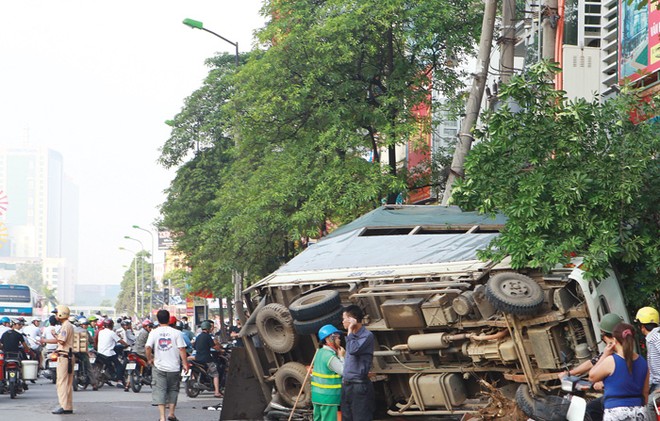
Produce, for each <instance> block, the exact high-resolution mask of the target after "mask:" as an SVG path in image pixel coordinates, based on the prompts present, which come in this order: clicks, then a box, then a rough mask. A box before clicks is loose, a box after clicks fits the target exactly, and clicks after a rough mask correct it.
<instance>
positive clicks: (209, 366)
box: [194, 320, 222, 398]
mask: <svg viewBox="0 0 660 421" xmlns="http://www.w3.org/2000/svg"><path fill="white" fill-rule="evenodd" d="M200 328H201V329H202V332H201V333H200V334H199V335H197V338H196V339H195V345H194V348H195V361H197V362H200V363H204V364H206V371H207V373H208V374H209V376H211V378H212V379H213V389H214V393H213V395H214V396H215V397H216V398H221V397H222V393H221V392H220V373H219V372H218V364H217V363H216V362H215V361H214V360H213V357H212V356H211V349H215V350H218V345H217V344H216V343H215V341H214V340H213V337H212V336H211V334H210V333H209V330H211V323H210V322H209V321H208V320H207V321H204V322H202V324H201V325H200Z"/></svg>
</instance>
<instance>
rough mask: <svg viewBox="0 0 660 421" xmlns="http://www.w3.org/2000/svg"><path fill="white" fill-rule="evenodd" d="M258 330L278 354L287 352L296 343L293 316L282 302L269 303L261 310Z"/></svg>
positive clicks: (266, 342) (258, 315)
mask: <svg viewBox="0 0 660 421" xmlns="http://www.w3.org/2000/svg"><path fill="white" fill-rule="evenodd" d="M257 330H258V331H259V336H260V337H261V340H263V342H264V345H266V347H267V348H269V349H271V350H272V351H273V352H277V353H278V354H285V353H287V352H289V351H291V349H292V348H293V347H294V346H295V345H296V339H297V338H298V337H297V335H296V332H295V330H294V329H293V318H292V317H291V313H289V310H287V308H286V307H284V306H283V305H282V304H276V303H272V304H268V305H266V306H264V308H262V309H261V310H259V313H257Z"/></svg>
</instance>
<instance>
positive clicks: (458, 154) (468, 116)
mask: <svg viewBox="0 0 660 421" xmlns="http://www.w3.org/2000/svg"><path fill="white" fill-rule="evenodd" d="M496 11H497V0H485V9H484V18H483V22H482V24H481V38H480V41H479V56H478V62H477V72H476V74H475V75H474V80H473V81H472V87H471V88H470V96H469V97H468V102H467V105H466V107H465V118H464V119H463V122H462V124H461V132H460V134H459V140H458V143H457V144H456V150H455V151H454V157H453V158H452V161H451V169H450V171H449V178H448V179H447V185H446V187H445V193H444V195H443V197H442V204H443V205H447V204H448V203H449V199H451V190H452V187H453V185H454V183H455V182H456V179H457V178H458V177H461V178H462V177H463V175H464V174H463V166H464V164H465V157H466V156H467V154H468V152H469V151H470V148H471V147H472V139H473V138H472V128H473V127H474V125H475V124H476V123H477V118H478V117H479V108H480V107H481V100H482V98H483V96H484V89H485V87H486V80H487V78H488V66H489V65H490V50H491V47H492V44H493V32H494V31H495V15H496Z"/></svg>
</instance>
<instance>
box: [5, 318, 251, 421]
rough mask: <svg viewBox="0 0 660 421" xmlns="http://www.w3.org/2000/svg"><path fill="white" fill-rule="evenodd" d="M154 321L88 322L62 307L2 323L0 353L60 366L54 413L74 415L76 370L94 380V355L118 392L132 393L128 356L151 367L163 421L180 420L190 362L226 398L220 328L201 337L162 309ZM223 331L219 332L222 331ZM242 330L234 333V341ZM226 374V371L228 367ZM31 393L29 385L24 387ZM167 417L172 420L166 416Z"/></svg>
mask: <svg viewBox="0 0 660 421" xmlns="http://www.w3.org/2000/svg"><path fill="white" fill-rule="evenodd" d="M155 319H156V320H154V321H152V320H151V319H149V318H146V319H144V320H142V321H139V320H136V319H132V318H129V317H120V318H117V319H116V320H113V319H112V318H109V317H107V316H105V315H101V314H92V315H89V316H88V317H85V316H84V315H83V314H80V315H78V316H75V315H72V314H70V310H69V308H68V307H67V306H57V308H56V309H55V310H53V312H52V313H51V315H50V317H49V318H48V319H47V320H45V321H42V320H41V319H40V318H32V319H31V320H29V321H28V320H26V319H25V318H23V317H17V318H12V319H10V318H9V317H2V318H0V349H1V350H2V351H3V352H4V353H5V355H12V354H15V357H16V358H18V359H19V360H25V359H33V360H34V359H37V360H38V361H39V368H40V369H41V370H44V369H45V368H46V365H45V363H46V361H47V360H48V359H50V360H51V361H57V368H56V382H57V395H58V401H59V407H58V408H57V409H55V410H54V411H53V413H54V414H61V415H64V414H72V413H73V395H72V392H73V387H72V385H73V375H74V373H73V370H72V367H73V366H74V364H75V363H78V364H79V365H84V366H85V368H86V369H87V370H86V372H87V373H89V374H90V376H91V377H93V373H94V371H93V370H92V368H91V362H90V359H89V355H93V356H95V358H97V359H103V360H105V364H107V366H108V368H109V369H110V380H109V381H108V382H107V383H108V384H109V385H111V386H115V385H113V384H112V383H111V381H112V382H115V383H116V386H117V387H121V388H123V389H124V390H125V391H128V390H129V387H130V380H129V376H127V375H126V373H125V364H126V360H125V359H124V358H122V357H123V356H125V354H126V353H128V352H129V351H130V352H133V353H135V354H137V356H138V357H140V358H143V359H145V360H146V361H147V362H148V363H149V364H150V365H151V366H152V383H151V385H152V403H153V405H155V406H158V408H159V412H160V419H161V421H165V420H166V419H167V420H168V421H176V419H177V418H176V415H175V410H176V401H177V395H178V392H179V388H180V375H181V368H184V369H185V370H188V367H189V360H197V361H198V362H200V363H202V364H205V365H206V370H207V372H208V374H209V376H211V377H212V378H213V383H214V396H215V397H222V396H223V395H222V390H221V385H220V377H221V373H220V368H219V367H218V364H216V359H215V358H214V355H218V354H221V353H223V352H224V349H223V347H222V346H221V343H220V340H219V339H220V338H219V335H217V334H216V326H215V323H214V322H213V321H212V320H206V321H203V322H202V323H201V324H200V325H199V326H198V329H197V331H196V332H193V331H192V330H191V328H190V325H189V324H188V320H187V317H185V316H183V317H182V318H181V319H177V318H176V317H174V316H170V314H169V312H168V311H167V310H159V311H158V312H157V314H156V317H155ZM218 330H219V329H218ZM237 332H238V330H234V331H232V332H231V333H230V334H231V336H232V338H236V337H237ZM76 335H84V336H85V337H86V339H87V340H86V341H84V342H83V343H87V349H86V350H83V351H87V352H75V351H76V350H75V347H74V338H75V337H76ZM223 369H224V366H223ZM90 380H91V385H92V388H93V390H98V386H99V385H98V384H97V383H96V381H97V379H95V378H91V379H90ZM25 387H26V389H27V385H26V386H25ZM166 414H167V417H165V415H166Z"/></svg>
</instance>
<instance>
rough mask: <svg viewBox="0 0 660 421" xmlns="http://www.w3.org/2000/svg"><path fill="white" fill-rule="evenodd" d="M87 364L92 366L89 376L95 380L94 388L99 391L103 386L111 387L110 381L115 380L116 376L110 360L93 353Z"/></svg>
mask: <svg viewBox="0 0 660 421" xmlns="http://www.w3.org/2000/svg"><path fill="white" fill-rule="evenodd" d="M89 362H90V364H91V365H92V373H91V375H92V377H93V378H94V379H95V380H96V387H97V388H98V389H100V388H102V387H103V385H105V384H107V385H109V386H112V384H111V383H110V381H111V380H112V381H115V380H116V374H115V367H114V366H113V365H112V363H111V362H110V360H109V359H108V358H107V357H106V356H104V355H102V354H99V353H94V354H93V356H91V357H90V358H89Z"/></svg>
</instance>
